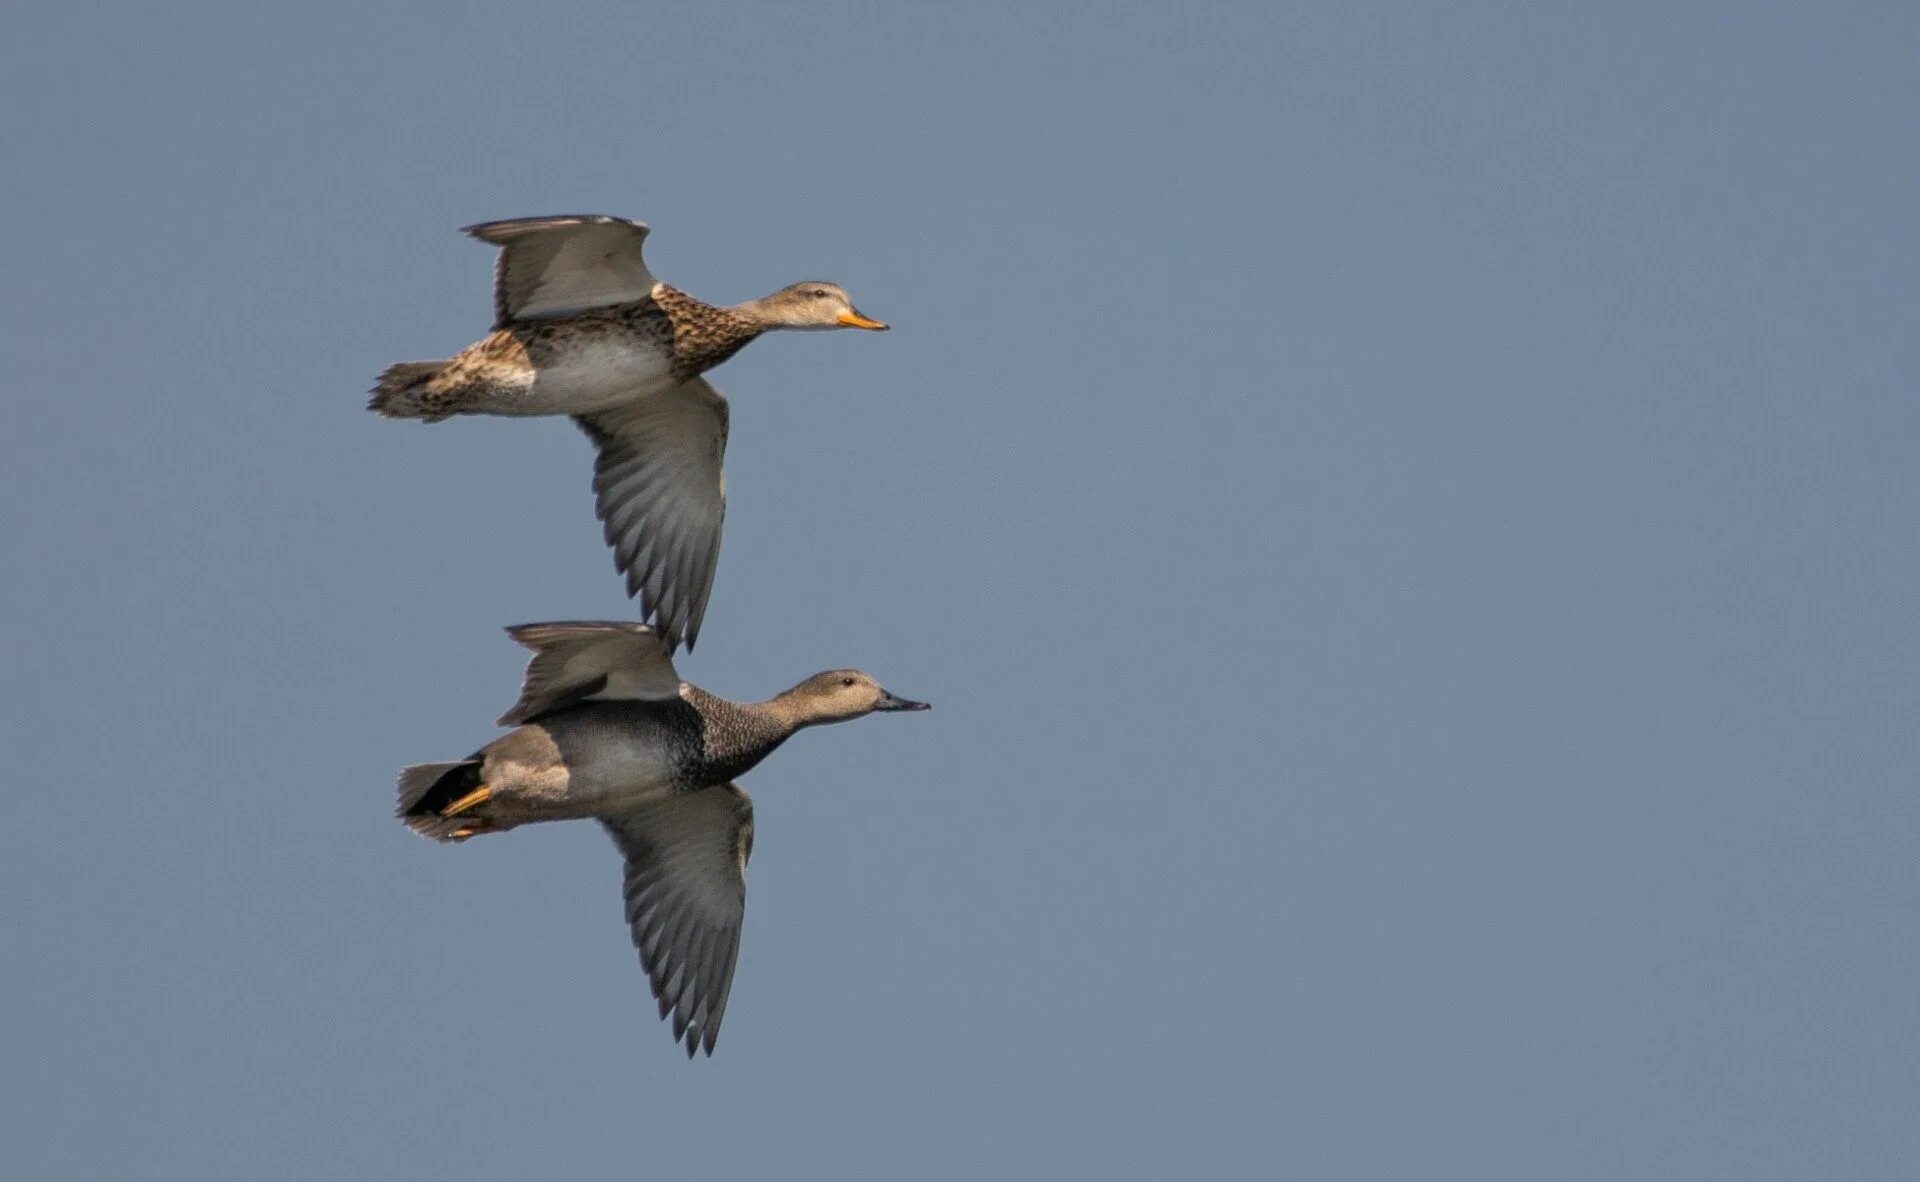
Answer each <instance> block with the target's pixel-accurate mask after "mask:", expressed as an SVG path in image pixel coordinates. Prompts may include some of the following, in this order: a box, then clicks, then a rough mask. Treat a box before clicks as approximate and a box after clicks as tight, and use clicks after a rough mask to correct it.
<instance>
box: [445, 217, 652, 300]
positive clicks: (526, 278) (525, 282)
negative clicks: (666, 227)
mask: <svg viewBox="0 0 1920 1182" xmlns="http://www.w3.org/2000/svg"><path fill="white" fill-rule="evenodd" d="M462 232H463V233H467V234H471V235H473V236H474V237H475V238H478V239H479V240H480V241H482V242H490V243H492V244H493V245H495V246H497V247H499V248H500V259H499V261H498V262H497V263H495V264H494V268H493V326H494V327H495V328H505V327H507V326H508V325H510V324H512V323H513V322H514V321H516V320H538V319H540V318H542V317H548V316H564V315H566V314H568V313H570V312H581V311H584V310H586V309H588V308H604V307H606V306H608V305H609V304H631V303H633V302H634V301H636V300H643V299H645V298H647V296H648V295H650V294H652V292H653V285H654V282H655V281H654V278H653V274H652V272H650V271H648V270H647V261H646V259H645V258H644V257H643V256H642V255H641V251H640V248H641V246H642V244H644V243H645V242H646V240H647V224H646V223H645V222H630V221H627V220H626V219H625V218H616V217H608V216H607V215H606V214H598V213H589V214H567V215H563V216H560V217H548V218H514V219H512V220H510V221H504V222H481V223H480V224H479V225H477V226H467V227H465V228H464V229H463V231H462Z"/></svg>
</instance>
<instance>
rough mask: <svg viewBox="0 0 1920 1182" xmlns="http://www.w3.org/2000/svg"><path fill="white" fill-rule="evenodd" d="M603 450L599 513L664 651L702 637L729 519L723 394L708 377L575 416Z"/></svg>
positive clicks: (597, 471)
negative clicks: (722, 532)
mask: <svg viewBox="0 0 1920 1182" xmlns="http://www.w3.org/2000/svg"><path fill="white" fill-rule="evenodd" d="M574 421H575V422H577V423H579V424H580V426H581V428H582V429H583V430H585V431H586V433H587V435H588V437H589V438H591V439H592V440H593V445H594V447H595V448H597V449H598V450H599V453H600V454H599V456H598V458H596V459H595V460H594V465H593V492H594V513H595V514H596V515H597V516H598V517H599V518H600V520H601V521H602V522H603V523H604V524H605V530H604V533H605V535H606V539H607V545H609V546H612V547H613V564H614V566H615V567H616V568H617V569H618V570H619V571H620V573H621V574H623V575H625V576H627V594H628V595H638V596H640V615H641V618H642V619H645V620H651V621H652V622H653V623H654V624H656V625H658V627H659V629H660V632H661V634H662V635H663V636H665V637H666V640H667V647H668V651H672V649H673V648H674V647H676V646H677V645H679V643H680V642H681V640H682V639H683V638H684V639H685V641H686V643H687V647H688V648H689V649H691V648H692V647H693V642H694V641H695V640H697V639H698V638H699V636H700V620H701V617H703V616H705V615H706V613H707V595H708V594H709V593H710V592H711V591H712V590H713V569H714V566H715V565H716V564H717V563H718V562H719V561H720V527H721V525H722V523H724V522H725V520H726V516H727V478H726V471H725V464H726V454H727V400H726V399H725V398H722V397H721V396H720V392H719V391H718V390H715V389H714V388H713V387H712V386H711V385H709V384H708V382H707V380H706V379H705V378H693V379H691V380H690V381H685V382H682V383H680V384H679V385H678V386H675V387H673V388H672V389H670V390H668V391H666V392H664V393H661V394H656V395H652V396H650V397H647V398H643V399H641V400H640V401H638V402H635V403H632V404H629V405H627V406H622V407H620V408H618V409H617V410H610V411H606V412H605V413H602V414H597V415H581V416H579V417H578V418H576V419H575V420H574Z"/></svg>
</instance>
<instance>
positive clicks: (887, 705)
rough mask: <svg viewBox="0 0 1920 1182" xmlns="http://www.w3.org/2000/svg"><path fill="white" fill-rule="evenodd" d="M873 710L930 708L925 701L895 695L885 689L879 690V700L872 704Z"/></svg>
mask: <svg viewBox="0 0 1920 1182" xmlns="http://www.w3.org/2000/svg"><path fill="white" fill-rule="evenodd" d="M873 708H874V709H875V710H931V709H933V707H932V706H930V705H928V704H927V703H925V702H916V701H914V700H912V699H911V698H902V697H897V696H895V695H893V694H890V693H888V692H887V691H885V690H881V691H880V701H879V702H877V703H875V704H874V707H873Z"/></svg>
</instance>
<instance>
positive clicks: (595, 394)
mask: <svg viewBox="0 0 1920 1182" xmlns="http://www.w3.org/2000/svg"><path fill="white" fill-rule="evenodd" d="M468 233H470V234H472V235H473V236H474V237H476V238H479V239H480V240H481V241H483V242H489V243H492V244H493V245H495V246H498V247H499V248H500V255H499V259H498V262H497V265H496V266H495V269H494V324H495V331H493V332H492V333H490V334H489V335H487V336H486V337H484V338H483V339H481V340H480V341H478V342H476V343H475V344H473V345H471V346H469V347H468V348H466V349H464V350H462V351H461V352H460V353H459V354H457V355H456V356H454V357H452V358H450V359H448V360H446V361H408V362H401V363H400V364H398V365H393V366H389V367H388V368H387V370H386V371H385V372H383V373H382V374H381V375H380V380H379V382H378V384H377V385H376V386H375V387H374V389H373V395H372V398H371V400H370V401H369V403H368V406H369V409H372V410H374V411H376V412H378V413H380V414H382V415H386V416H387V417H389V418H411V419H422V420H425V421H427V422H438V421H440V420H442V419H446V418H448V417H450V416H453V415H460V414H491V415H513V416H527V415H570V416H573V417H574V418H575V419H576V420H577V421H578V422H579V423H580V425H581V426H582V427H583V428H584V429H585V430H586V432H587V434H588V435H589V437H591V438H592V439H593V441H594V445H595V447H596V448H597V449H598V450H599V452H600V459H599V462H598V464H597V466H596V472H595V493H596V504H595V511H596V512H597V514H598V515H599V517H600V518H601V520H602V521H604V522H605V523H606V527H607V529H606V533H607V541H608V544H609V545H611V546H612V547H613V548H614V556H615V558H614V561H615V566H616V567H617V568H618V569H619V571H620V572H621V573H622V574H624V575H626V576H627V593H628V594H629V595H637V596H639V597H640V599H641V610H642V614H643V615H644V616H645V617H646V618H648V619H650V620H652V621H653V622H655V623H657V624H658V625H659V626H660V628H661V631H662V634H663V635H665V636H666V637H667V639H668V641H669V643H671V644H674V645H676V646H677V645H679V644H680V643H682V642H683V641H684V642H685V643H686V645H687V646H688V647H689V648H691V647H692V645H693V642H694V640H695V639H696V638H697V637H698V635H699V630H700V621H701V619H702V618H703V617H704V615H705V613H706V605H707V598H708V596H709V594H710V593H711V591H712V582H713V571H714V566H715V563H716V562H717V561H718V557H719V547H720V528H721V523H722V521H723V519H724V517H725V513H726V494H725V479H724V476H723V474H722V465H721V460H722V458H723V453H724V450H725V448H726V437H727V421H728V419H727V410H726V400H725V399H724V398H722V397H721V395H720V393H719V391H717V390H715V389H714V388H713V387H712V386H711V385H710V384H708V383H707V382H706V380H705V379H704V378H703V377H702V375H703V374H705V373H706V372H707V371H708V370H710V369H712V368H713V367H715V366H717V365H720V364H721V363H722V362H724V361H726V360H727V359H728V358H730V357H732V356H733V355H734V354H735V353H738V352H739V351H740V350H741V349H743V348H745V347H746V346H747V345H748V344H749V343H750V342H752V341H753V340H754V339H755V338H756V337H758V336H760V335H761V334H763V333H766V332H768V331H771V330H775V329H800V330H808V329H834V328H865V329H874V330H879V329H884V328H886V325H884V324H882V323H880V322H879V321H877V320H872V319H869V318H868V317H866V316H863V315H861V313H860V312H859V311H858V310H857V309H856V308H855V307H854V306H853V303H852V301H851V300H849V299H848V298H847V294H846V292H845V291H843V290H841V289H840V288H839V287H838V286H836V285H834V284H831V283H824V282H808V283H797V284H793V285H791V286H789V287H786V288H783V289H781V290H780V291H777V292H774V293H773V294H772V295H770V296H766V297H764V298H762V299H758V300H749V301H748V302H746V303H744V304H736V305H733V306H731V307H720V306H718V305H714V304H709V303H707V302H705V301H704V300H700V299H696V298H695V297H693V296H691V295H688V294H687V293H686V292H683V291H681V290H679V289H678V288H675V287H671V286H669V285H668V284H665V283H662V282H660V281H659V280H657V279H655V278H654V277H653V274H652V272H651V271H649V270H648V269H647V266H646V262H645V260H644V258H643V257H642V252H641V246H642V244H643V243H644V242H645V240H646V236H647V233H648V229H647V227H646V226H645V225H644V224H642V223H640V222H630V221H626V220H624V219H621V218H613V217H607V216H605V215H598V214H593V215H574V216H566V217H553V218H522V219H516V220H513V221H505V222H487V223H485V224H482V225H478V226H470V227H468Z"/></svg>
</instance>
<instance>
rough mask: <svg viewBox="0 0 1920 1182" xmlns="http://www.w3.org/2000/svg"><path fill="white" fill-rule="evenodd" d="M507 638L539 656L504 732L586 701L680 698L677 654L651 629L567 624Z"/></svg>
mask: <svg viewBox="0 0 1920 1182" xmlns="http://www.w3.org/2000/svg"><path fill="white" fill-rule="evenodd" d="M507 635H508V636H511V637H513V638H514V639H515V640H517V641H519V642H520V643H521V644H523V645H525V646H527V647H528V648H530V649H532V650H533V659H532V660H531V661H528V662H527V676H526V681H525V682H524V683H523V684H522V685H521V687H520V700H519V701H518V702H515V703H514V704H513V709H511V710H509V711H507V712H506V713H505V714H503V715H501V716H500V725H501V726H519V725H520V724H521V723H523V722H530V721H532V720H533V719H535V718H538V717H539V716H540V715H542V714H545V713H546V712H547V711H549V710H558V709H561V708H562V707H565V706H571V705H573V704H574V703H576V702H585V701H595V702H604V701H631V700H635V699H658V698H675V697H678V696H679V695H680V675H679V674H678V673H676V672H674V669H673V658H672V656H671V655H670V652H671V650H669V649H668V648H667V646H666V642H665V641H664V640H663V639H662V638H661V636H660V634H659V633H658V632H656V631H654V630H653V629H652V628H649V627H647V626H646V625H645V624H631V623H625V622H621V621H614V620H564V621H558V622H555V623H550V624H521V625H518V626H516V627H513V628H509V629H507Z"/></svg>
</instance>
